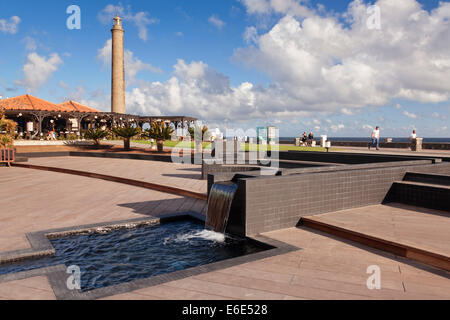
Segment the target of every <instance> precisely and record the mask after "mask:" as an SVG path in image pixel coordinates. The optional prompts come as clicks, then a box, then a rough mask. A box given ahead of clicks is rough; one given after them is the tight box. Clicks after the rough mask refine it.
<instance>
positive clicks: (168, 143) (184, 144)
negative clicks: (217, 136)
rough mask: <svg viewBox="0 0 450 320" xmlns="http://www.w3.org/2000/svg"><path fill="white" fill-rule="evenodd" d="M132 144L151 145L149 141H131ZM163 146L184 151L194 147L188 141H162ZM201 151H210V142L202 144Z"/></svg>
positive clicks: (192, 143)
mask: <svg viewBox="0 0 450 320" xmlns="http://www.w3.org/2000/svg"><path fill="white" fill-rule="evenodd" d="M133 142H135V143H141V144H149V145H151V144H152V143H151V142H150V141H149V140H133ZM164 146H165V147H168V148H175V147H178V148H184V149H189V148H190V149H194V148H195V145H194V142H189V141H183V142H178V141H169V140H167V141H164ZM203 149H211V143H210V142H204V143H203Z"/></svg>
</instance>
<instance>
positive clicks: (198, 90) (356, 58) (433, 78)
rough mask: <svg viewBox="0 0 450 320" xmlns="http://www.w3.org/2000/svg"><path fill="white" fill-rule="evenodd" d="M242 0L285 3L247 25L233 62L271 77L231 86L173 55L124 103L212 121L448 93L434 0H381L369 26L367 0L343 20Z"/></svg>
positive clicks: (446, 49) (305, 113)
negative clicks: (267, 24)
mask: <svg viewBox="0 0 450 320" xmlns="http://www.w3.org/2000/svg"><path fill="white" fill-rule="evenodd" d="M244 3H246V4H247V5H248V6H247V11H248V12H249V13H251V14H253V13H255V14H263V13H267V12H268V13H273V12H276V13H281V12H286V14H283V17H282V18H281V19H280V20H279V21H278V22H277V23H276V24H275V26H274V27H273V28H272V29H271V30H269V31H267V32H262V33H260V34H258V33H256V34H255V33H254V32H253V31H252V32H249V34H250V35H252V36H254V37H253V40H252V45H250V46H249V47H247V48H244V49H239V50H236V52H235V60H236V61H240V62H242V63H243V64H244V65H245V66H249V67H253V68H255V69H257V70H259V71H260V72H263V73H265V74H266V75H267V76H268V77H269V78H270V79H271V83H270V84H269V85H267V86H262V85H258V84H256V83H255V84H254V83H249V82H242V83H241V84H237V85H231V84H230V81H229V79H228V77H227V76H226V75H223V74H222V73H220V72H218V71H216V70H214V69H213V68H211V67H210V66H208V65H207V64H206V63H204V62H202V61H193V62H190V63H187V62H185V61H183V60H179V61H178V62H177V63H176V65H175V66H174V73H173V76H172V77H171V78H170V79H169V80H167V81H164V82H141V83H139V87H136V88H133V89H132V90H131V89H130V90H129V91H128V92H127V105H128V108H129V109H130V110H129V112H136V113H141V114H155V115H158V114H171V115H174V114H180V113H183V114H189V115H192V116H196V117H198V118H201V119H204V120H214V121H223V119H228V120H229V121H245V120H248V119H252V120H257V119H265V120H266V121H274V120H275V119H278V120H289V121H291V120H292V119H296V118H297V119H298V118H313V117H320V116H322V117H329V116H330V115H331V114H333V113H337V114H338V113H344V114H354V113H356V112H357V111H358V110H361V108H364V107H371V106H384V105H388V104H392V101H395V99H410V100H414V101H420V102H438V101H448V99H449V96H450V81H449V80H450V79H449V75H450V69H449V68H448V67H447V65H448V64H447V62H450V44H449V42H448V41H446V40H447V39H448V34H449V32H450V31H449V30H450V28H448V22H446V20H445V19H448V16H449V13H450V4H447V3H442V2H441V3H440V5H439V7H438V8H437V9H435V10H433V11H432V12H427V11H424V10H421V8H420V6H419V5H418V3H417V2H416V1H414V0H401V1H395V2H392V1H387V0H379V1H378V2H376V4H377V5H379V6H380V7H381V10H382V12H383V24H382V26H383V27H382V30H376V31H373V30H368V29H367V27H366V23H365V21H366V19H367V13H366V7H365V5H363V3H362V2H361V1H358V0H357V1H354V2H352V3H351V4H350V6H349V9H348V11H347V12H346V15H345V19H346V22H347V23H346V24H345V25H344V24H343V23H342V19H343V17H342V16H340V17H338V16H336V14H334V13H330V12H328V13H325V14H322V13H321V14H320V15H317V14H315V13H314V12H313V11H311V10H310V11H308V15H307V17H306V18H299V16H300V14H299V13H298V12H297V10H293V9H292V8H293V7H294V3H297V4H299V5H300V2H294V1H284V0H279V1H275V0H271V1H256V0H253V1H250V0H247V1H244ZM249 3H252V5H251V7H250V5H249ZM287 4H288V5H287ZM267 8H268V9H267ZM283 8H284V9H283ZM265 10H266V11H267V12H266V11H265ZM290 11H293V12H292V13H290ZM253 44H255V45H253ZM393 108H394V107H393ZM398 108H401V106H400V105H398ZM402 111H403V110H402ZM325 121H327V122H328V124H327V126H331V125H333V126H332V127H330V130H333V129H334V130H337V131H339V130H344V129H346V128H347V127H348V126H347V127H346V126H344V124H340V125H339V124H335V123H333V122H331V120H329V119H328V120H325ZM324 124H325V122H324ZM361 125H362V124H358V127H361ZM322 127H323V126H322ZM323 130H325V128H323Z"/></svg>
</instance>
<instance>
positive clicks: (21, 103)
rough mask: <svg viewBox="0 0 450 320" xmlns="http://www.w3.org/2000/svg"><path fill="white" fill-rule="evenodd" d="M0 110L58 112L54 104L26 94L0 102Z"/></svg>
mask: <svg viewBox="0 0 450 320" xmlns="http://www.w3.org/2000/svg"><path fill="white" fill-rule="evenodd" d="M0 108H2V109H4V110H42V111H58V110H59V108H58V106H57V105H56V104H54V103H51V102H48V101H45V100H42V99H39V98H36V97H33V96H30V95H28V94H26V95H23V96H18V97H14V98H9V99H4V100H0Z"/></svg>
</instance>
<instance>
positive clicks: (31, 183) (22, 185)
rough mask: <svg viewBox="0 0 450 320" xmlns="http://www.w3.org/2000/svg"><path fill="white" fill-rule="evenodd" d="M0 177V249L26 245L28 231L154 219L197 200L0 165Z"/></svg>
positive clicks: (19, 247)
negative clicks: (0, 195) (0, 193)
mask: <svg viewBox="0 0 450 320" xmlns="http://www.w3.org/2000/svg"><path fill="white" fill-rule="evenodd" d="M0 177H1V179H0V189H1V190H2V197H1V198H0V252H4V251H12V250H20V249H26V248H29V243H28V240H27V239H26V237H25V235H26V233H28V232H36V231H42V230H48V229H53V228H65V227H73V226H79V225H87V224H93V223H101V222H111V221H120V220H127V219H135V218H145V217H150V216H152V217H158V216H162V215H164V214H170V213H176V212H178V210H179V209H180V208H182V207H183V206H184V205H185V203H186V202H189V203H190V202H192V206H194V205H196V206H197V207H198V206H199V205H198V202H202V201H201V200H198V201H196V200H193V199H189V198H184V197H180V196H176V195H170V194H166V193H161V192H157V191H153V190H147V189H142V188H137V187H133V186H128V185H124V184H119V183H114V182H109V181H103V180H97V179H90V178H86V177H79V176H73V175H66V174H61V173H55V172H46V171H40V170H30V169H22V168H0ZM11 179H13V180H14V183H11V182H10V181H11ZM205 205H206V202H203V203H202V206H203V207H204V206H205Z"/></svg>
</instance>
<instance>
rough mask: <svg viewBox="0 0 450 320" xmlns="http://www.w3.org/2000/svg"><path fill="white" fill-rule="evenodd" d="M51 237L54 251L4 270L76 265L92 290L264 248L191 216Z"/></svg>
mask: <svg viewBox="0 0 450 320" xmlns="http://www.w3.org/2000/svg"><path fill="white" fill-rule="evenodd" d="M51 242H52V245H53V246H54V248H55V251H56V254H55V256H53V257H47V258H41V259H37V260H26V261H23V262H20V263H15V264H7V265H3V266H0V275H3V274H10V273H16V272H21V271H28V270H33V269H39V268H43V267H48V266H53V265H59V264H64V265H66V266H67V267H69V266H71V265H77V266H79V267H80V269H81V288H82V291H88V290H92V289H96V288H103V287H108V286H111V285H115V284H119V283H123V282H130V281H133V280H136V279H142V278H148V277H151V276H156V275H159V274H164V273H169V272H173V271H178V270H183V269H187V268H191V267H197V266H201V265H205V264H209V263H212V262H217V261H222V260H226V259H230V258H235V257H239V256H243V255H248V254H252V253H256V252H259V251H262V250H265V248H261V247H259V246H256V245H255V244H254V243H253V242H250V241H248V240H247V239H242V238H236V237H229V236H225V235H224V234H220V233H216V232H213V231H210V230H205V229H204V226H203V225H202V224H200V223H195V222H193V221H190V220H182V221H175V222H170V223H165V224H161V225H157V226H151V227H139V228H136V229H131V230H130V229H123V230H115V231H112V232H110V233H106V234H104V233H92V234H83V235H77V236H71V237H67V238H60V239H53V240H51Z"/></svg>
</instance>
